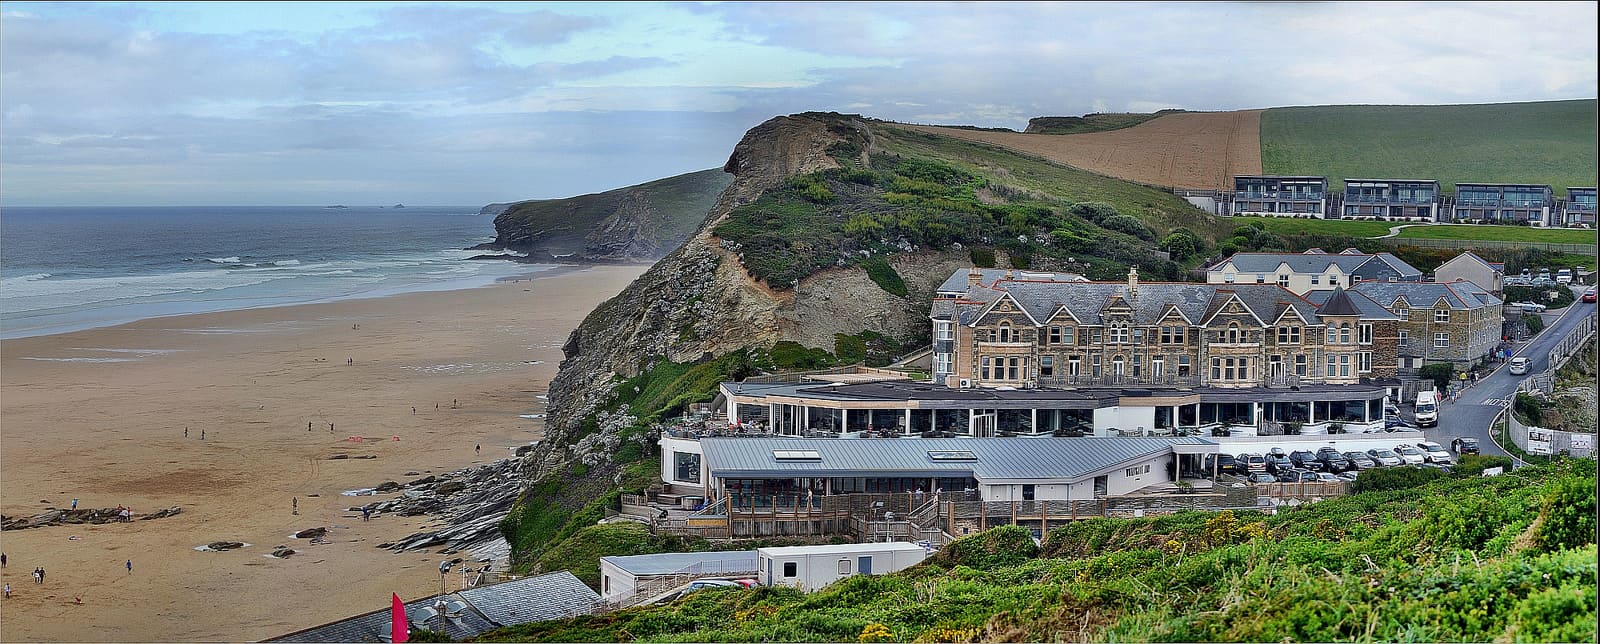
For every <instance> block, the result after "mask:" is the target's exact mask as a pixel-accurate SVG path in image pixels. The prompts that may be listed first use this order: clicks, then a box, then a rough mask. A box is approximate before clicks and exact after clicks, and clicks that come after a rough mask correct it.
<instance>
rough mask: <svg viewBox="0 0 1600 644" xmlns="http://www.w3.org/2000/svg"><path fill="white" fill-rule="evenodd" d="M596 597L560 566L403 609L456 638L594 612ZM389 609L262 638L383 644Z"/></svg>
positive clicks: (418, 622) (419, 623) (419, 625)
mask: <svg viewBox="0 0 1600 644" xmlns="http://www.w3.org/2000/svg"><path fill="white" fill-rule="evenodd" d="M599 601H600V595H598V594H596V593H595V592H594V590H593V589H591V588H589V587H588V586H587V585H585V584H584V583H583V582H582V581H579V580H578V578H577V577H574V576H573V575H572V573H570V572H567V571H564V570H563V571H561V572H554V573H550V574H548V575H539V576H537V577H528V578H525V579H518V580H516V581H508V582H504V583H499V584H493V585H489V586H478V587H476V588H468V589H465V590H462V591H459V592H454V593H449V594H447V595H444V596H443V597H442V598H441V597H438V596H433V597H427V598H424V599H419V600H416V601H411V602H406V604H405V608H406V617H407V619H408V620H409V621H410V622H411V628H412V629H414V630H415V629H426V630H433V631H443V632H444V633H445V635H447V636H449V637H451V638H453V639H458V640H459V639H466V638H470V637H474V636H477V635H479V634H481V633H485V632H488V631H491V630H494V629H496V628H501V627H505V626H514V625H517V624H527V623H530V622H540V621H545V620H551V619H561V618H564V617H574V616H577V615H587V614H589V613H592V612H594V611H595V609H596V608H597V607H598V605H599ZM441 608H442V609H443V610H442V613H443V615H442V616H441V615H440V613H441V611H440V609H441ZM389 610H390V609H389V607H388V606H385V607H383V608H381V609H378V610H375V611H372V612H370V613H363V614H361V615H357V616H355V617H351V618H349V619H344V620H340V621H337V622H333V623H331V624H324V625H322V626H317V627H314V628H308V629H305V630H302V631H296V632H293V633H290V634H288V635H284V636H281V637H275V638H272V639H270V640H267V641H269V642H387V641H390V639H391V638H390V625H391V621H390V612H389Z"/></svg>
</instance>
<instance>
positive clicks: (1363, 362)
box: [1356, 351, 1372, 373]
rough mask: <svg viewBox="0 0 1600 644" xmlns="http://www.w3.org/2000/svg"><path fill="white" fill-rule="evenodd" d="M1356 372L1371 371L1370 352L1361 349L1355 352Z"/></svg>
mask: <svg viewBox="0 0 1600 644" xmlns="http://www.w3.org/2000/svg"><path fill="white" fill-rule="evenodd" d="M1356 373H1372V352H1371V351H1362V352H1360V353H1357V354H1356Z"/></svg>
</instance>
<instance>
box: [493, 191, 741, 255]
mask: <svg viewBox="0 0 1600 644" xmlns="http://www.w3.org/2000/svg"><path fill="white" fill-rule="evenodd" d="M729 181H730V177H728V175H726V174H725V173H723V172H721V171H718V170H702V171H700V172H691V173H689V174H683V175H678V176H675V177H668V178H666V179H659V180H656V181H651V182H649V183H642V184H639V185H636V186H628V187H626V188H618V189H616V190H609V191H606V192H600V193H595V194H589V195H580V196H577V197H568V198H566V199H542V200H535V201H521V202H517V203H509V204H489V205H487V206H484V208H483V210H482V211H481V212H480V213H479V214H484V213H492V214H494V215H495V219H494V227H495V240H494V241H493V242H491V243H488V244H484V245H483V246H482V247H481V248H484V249H490V250H514V251H519V252H524V253H528V255H529V260H530V261H548V260H550V259H551V258H552V257H556V258H563V259H572V260H579V261H595V262H639V261H651V260H655V259H658V258H660V257H661V256H663V255H665V254H667V253H668V252H670V251H671V250H672V249H674V248H677V247H678V246H679V245H680V244H682V243H683V242H684V240H686V239H688V238H689V236H690V235H692V234H693V233H694V231H695V230H696V229H697V228H698V227H699V225H700V223H701V222H703V221H704V220H705V217H706V213H707V212H708V211H709V210H710V209H711V207H712V206H713V205H714V204H715V203H716V199H717V196H718V195H719V194H721V193H722V191H723V189H724V188H726V187H727V186H728V183H729Z"/></svg>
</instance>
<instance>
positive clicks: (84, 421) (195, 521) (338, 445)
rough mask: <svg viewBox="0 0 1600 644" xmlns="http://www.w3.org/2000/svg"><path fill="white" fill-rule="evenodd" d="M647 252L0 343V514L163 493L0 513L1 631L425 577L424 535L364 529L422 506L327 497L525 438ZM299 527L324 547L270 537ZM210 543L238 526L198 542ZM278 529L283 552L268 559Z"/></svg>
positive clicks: (252, 628) (137, 625)
mask: <svg viewBox="0 0 1600 644" xmlns="http://www.w3.org/2000/svg"><path fill="white" fill-rule="evenodd" d="M644 269H645V267H643V266H623V267H595V268H587V269H581V270H570V271H566V272H559V273H557V272H552V274H546V275H543V276H540V275H536V276H534V278H533V279H524V280H521V281H517V282H504V283H500V284H496V285H494V286H489V287H484V288H476V289H467V290H458V291H442V292H430V293H412V294H406V295H397V296H392V297H385V298H377V299H366V300H348V301H341V302H331V303H324V304H308V305H300V306H289V307H277V308H265V309H255V310H245V311H231V312H223V313H210V314H202V315H187V316H178V317H169V318H160V319H152V320H145V321H140V322H135V323H131V324H125V325H122V326H117V327H110V328H104V329H94V330H88V331H80V332H74V333H66V334H60V335H51V336H41V337H33V338H22V339H16V340H6V341H4V342H0V510H3V512H4V514H5V515H6V516H8V517H12V516H31V515H34V514H37V513H40V512H43V511H45V510H47V509H49V508H67V507H68V506H69V505H70V504H71V502H72V499H74V498H76V499H78V507H79V508H115V507H117V506H118V505H125V506H128V507H131V508H133V509H134V511H135V512H136V513H139V514H144V513H149V512H154V511H156V510H160V509H163V508H168V507H172V506H181V507H182V508H183V512H182V513H181V514H179V515H177V516H174V517H169V518H164V519H156V520H150V521H134V522H132V523H126V524H121V523H118V524H105V525H65V526H49V527H43V528H35V529H29V530H19V531H6V532H4V533H0V550H3V551H4V552H5V554H6V557H7V559H8V562H7V566H6V567H5V568H4V570H3V577H4V581H5V582H8V583H10V584H11V588H12V595H13V596H12V598H10V599H7V600H4V603H3V604H0V611H3V613H0V639H3V640H4V641H7V642H15V641H89V642H96V641H250V640H259V639H263V638H267V637H273V636H277V635H282V634H285V633H288V632H291V631H295V630H299V629H301V628H306V627H309V626H313V625H317V624H321V623H325V622H329V621H333V620H336V619H340V618H343V617H348V616H352V615H356V614H359V613H363V612H366V611H370V610H374V609H377V608H381V607H383V606H384V605H386V603H387V602H388V599H389V594H390V593H391V592H394V593H399V594H400V596H401V597H402V598H405V599H408V600H409V599H413V598H417V597H421V596H424V595H427V594H430V593H433V592H437V590H438V588H439V573H438V569H437V566H438V561H439V560H440V556H439V555H436V554H432V553H431V552H415V553H404V554H396V553H393V552H390V551H387V550H382V549H379V548H377V547H375V546H376V544H379V543H383V542H387V541H391V540H394V539H397V538H399V537H402V536H405V535H407V534H410V533H412V532H414V531H416V530H418V529H420V528H422V527H423V526H425V525H427V523H428V522H429V521H428V520H427V519H426V518H425V517H415V518H400V517H377V518H374V519H373V520H372V521H371V522H366V523H363V522H362V521H361V517H360V515H359V513H356V512H350V511H348V508H350V507H354V506H358V505H361V504H363V503H366V502H370V501H372V500H374V497H360V498H356V497H349V496H341V494H340V493H341V492H343V491H346V490H352V489H358V488H366V487H372V486H375V485H378V484H379V483H382V482H384V481H391V480H392V481H402V482H403V481H406V480H408V479H411V478H416V475H412V476H407V473H408V472H418V473H440V472H447V471H451V470H454V469H458V468H461V467H466V466H469V465H471V464H473V463H486V462H491V461H494V460H499V459H502V458H507V457H510V456H511V450H513V449H515V448H517V447H519V446H522V445H526V444H528V443H529V442H530V441H533V440H535V439H537V438H538V435H539V430H540V428H541V427H542V421H541V420H538V419H529V418H523V417H521V416H522V415H533V414H541V413H542V412H543V402H544V400H543V398H542V395H543V394H544V393H545V387H546V386H547V384H548V383H549V380H550V378H551V377H553V376H554V375H555V371H556V367H557V365H558V363H559V362H560V360H561V344H562V342H564V341H565V339H566V337H567V335H568V334H569V333H570V332H571V330H572V329H573V328H574V327H575V326H576V325H577V323H578V322H579V321H581V320H582V318H583V316H584V315H585V314H587V313H588V312H589V311H590V310H591V309H592V308H593V307H594V306H595V305H597V304H599V303H600V302H601V301H603V300H604V299H605V298H607V297H610V296H611V295H614V294H616V293H617V292H619V291H620V290H621V289H622V288H623V287H624V286H626V285H627V284H628V283H629V282H630V281H632V280H633V278H634V277H636V276H638V275H639V274H640V273H642V272H643V271H644ZM308 423H309V425H310V429H309V431H308V429H307V425H308ZM185 429H187V431H188V436H187V437H185V435H184V432H185ZM202 433H204V439H202V437H201V436H202ZM355 436H360V437H363V440H362V441H361V442H359V443H358V442H353V441H352V440H350V439H351V437H355ZM478 446H481V453H479V452H477V451H476V449H475V448H477V447H478ZM338 454H346V455H350V456H355V455H372V456H375V457H376V458H372V459H353V458H347V459H342V460H330V457H332V456H335V455H338ZM380 498H387V497H380ZM292 499H297V502H298V512H299V513H298V515H296V514H293V513H292V508H291V500H292ZM317 526H326V527H328V528H330V530H329V533H328V536H327V540H328V541H329V543H327V544H325V545H312V544H309V543H306V542H305V541H303V540H295V539H291V538H290V535H291V534H292V533H294V532H296V531H297V530H301V529H304V528H310V527H317ZM219 540H226V541H242V542H245V543H248V544H251V545H250V546H248V547H246V548H242V549H238V550H232V551H227V552H201V551H197V550H195V547H196V546H200V545H203V544H206V543H210V542H213V541H219ZM278 545H288V546H289V547H291V548H294V549H296V550H297V551H299V554H296V555H294V556H292V557H290V558H287V559H281V560H280V559H274V558H271V557H267V556H265V555H266V554H267V553H268V552H270V551H271V550H272V548H273V547H274V546H278ZM130 560H131V562H132V564H133V569H132V571H131V572H130V571H128V570H127V569H126V563H127V562H128V561H130ZM38 566H42V567H44V568H45V570H46V579H45V583H44V584H42V585H40V584H35V583H34V581H33V579H32V576H31V571H32V570H33V569H34V568H35V567H38ZM446 583H447V587H448V588H449V589H455V588H458V587H459V586H460V584H461V580H460V578H459V576H455V575H451V576H448V577H446ZM80 602H81V603H80Z"/></svg>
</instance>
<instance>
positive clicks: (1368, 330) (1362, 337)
mask: <svg viewBox="0 0 1600 644" xmlns="http://www.w3.org/2000/svg"><path fill="white" fill-rule="evenodd" d="M1356 341H1357V342H1358V343H1359V344H1372V323H1370V322H1363V323H1362V324H1361V326H1360V328H1359V330H1358V335H1357V340H1356Z"/></svg>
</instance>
